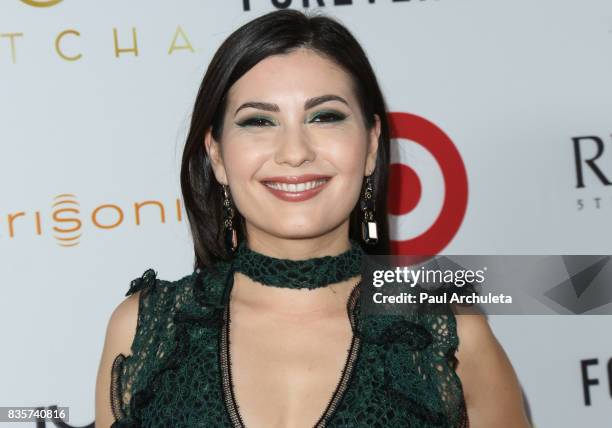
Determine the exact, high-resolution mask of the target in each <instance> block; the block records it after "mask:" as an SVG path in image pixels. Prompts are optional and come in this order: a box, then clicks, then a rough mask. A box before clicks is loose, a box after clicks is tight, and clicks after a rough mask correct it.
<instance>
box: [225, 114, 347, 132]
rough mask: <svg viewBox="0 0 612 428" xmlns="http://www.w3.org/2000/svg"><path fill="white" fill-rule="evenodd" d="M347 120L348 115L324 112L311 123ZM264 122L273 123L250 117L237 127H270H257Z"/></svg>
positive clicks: (264, 119) (262, 118)
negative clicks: (327, 118)
mask: <svg viewBox="0 0 612 428" xmlns="http://www.w3.org/2000/svg"><path fill="white" fill-rule="evenodd" d="M325 116H327V117H331V118H332V120H324V121H315V120H314V119H318V118H321V117H325ZM344 119H346V115H344V114H342V113H335V112H322V113H319V114H317V115H316V116H315V117H313V118H312V120H311V122H315V123H332V122H340V121H342V120H344ZM262 122H267V123H271V121H270V120H269V119H267V118H265V117H250V118H248V119H245V120H243V121H241V122H239V123H238V124H237V125H238V126H241V127H243V128H246V127H248V126H255V127H256V128H264V127H266V126H268V125H263V126H259V125H257V124H258V123H259V124H260V125H261V123H262Z"/></svg>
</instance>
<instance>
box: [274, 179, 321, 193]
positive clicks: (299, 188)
mask: <svg viewBox="0 0 612 428" xmlns="http://www.w3.org/2000/svg"><path fill="white" fill-rule="evenodd" d="M325 182H327V179H323V180H315V181H307V182H306V183H297V184H295V183H291V184H287V183H270V182H269V183H264V184H265V185H266V186H268V187H271V188H273V189H277V190H282V191H283V192H294V193H297V192H303V191H305V190H310V189H313V188H315V187H319V186H320V185H322V184H324V183H325Z"/></svg>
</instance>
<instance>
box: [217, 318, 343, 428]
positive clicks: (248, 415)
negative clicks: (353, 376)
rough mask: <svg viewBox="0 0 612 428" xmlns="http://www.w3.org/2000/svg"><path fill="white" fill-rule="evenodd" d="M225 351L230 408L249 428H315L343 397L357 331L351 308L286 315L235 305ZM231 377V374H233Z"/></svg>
mask: <svg viewBox="0 0 612 428" xmlns="http://www.w3.org/2000/svg"><path fill="white" fill-rule="evenodd" d="M222 334H224V335H225V337H226V338H227V341H226V342H223V341H222V342H221V345H222V347H221V355H226V356H227V357H226V362H228V363H229V365H230V367H231V370H230V371H228V372H227V373H226V374H225V375H224V374H223V373H222V377H225V378H231V384H230V385H228V386H229V389H230V391H229V392H230V393H231V395H232V397H229V398H231V400H230V404H229V407H230V409H231V408H232V407H234V406H235V408H236V409H239V414H240V418H241V419H242V421H243V423H244V424H245V425H246V426H248V427H249V428H251V427H253V428H258V427H295V428H302V427H304V428H311V427H313V426H315V424H316V423H317V422H318V421H319V420H320V419H321V417H322V416H323V415H324V414H325V413H326V410H327V406H328V404H329V403H330V402H332V401H337V400H338V399H339V398H341V395H342V390H339V389H338V386H339V384H341V382H342V380H343V376H344V377H346V376H347V375H348V374H349V373H347V359H348V356H349V351H350V349H351V347H352V345H353V334H352V330H351V327H350V323H349V320H348V319H347V317H346V313H345V314H342V313H341V312H339V313H337V314H333V315H327V316H319V315H318V314H307V315H305V316H290V317H289V316H282V315H270V314H267V315H266V316H262V315H261V314H255V313H250V312H249V311H248V310H243V311H240V310H232V311H231V314H230V323H229V324H227V325H226V326H225V327H224V330H223V332H222ZM227 380H230V379H227Z"/></svg>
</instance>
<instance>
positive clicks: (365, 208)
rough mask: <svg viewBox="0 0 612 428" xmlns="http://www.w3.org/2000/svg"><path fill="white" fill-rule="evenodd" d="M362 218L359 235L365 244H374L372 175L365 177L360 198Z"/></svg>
mask: <svg viewBox="0 0 612 428" xmlns="http://www.w3.org/2000/svg"><path fill="white" fill-rule="evenodd" d="M360 206H361V211H362V212H363V220H362V222H361V237H362V238H363V240H364V241H365V243H366V244H370V245H374V244H376V243H377V242H378V230H377V227H376V219H375V218H374V210H375V198H374V190H373V186H372V175H371V174H370V175H368V176H367V177H366V182H365V189H364V192H363V197H362V198H361V200H360Z"/></svg>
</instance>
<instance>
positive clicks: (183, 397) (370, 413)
mask: <svg viewBox="0 0 612 428" xmlns="http://www.w3.org/2000/svg"><path fill="white" fill-rule="evenodd" d="M229 275H233V271H232V270H231V268H230V263H229V262H225V261H220V262H217V263H216V264H215V265H214V266H213V267H210V268H206V269H202V270H200V269H197V270H195V271H194V272H193V273H191V274H190V275H187V276H185V277H183V278H181V279H178V280H176V281H166V280H162V279H159V278H157V274H156V272H155V271H153V270H152V269H148V270H147V271H146V272H144V274H143V275H142V277H140V278H137V279H135V280H133V281H132V282H131V284H130V288H129V290H128V292H127V293H126V296H127V295H130V294H132V293H134V292H136V291H138V290H142V292H141V295H140V298H139V310H138V323H137V329H136V335H135V337H134V341H133V343H132V347H131V352H132V353H131V354H130V355H128V356H125V355H123V354H119V355H118V356H117V357H116V358H115V360H114V363H113V367H112V376H111V406H112V411H113V414H114V417H115V422H114V423H113V425H112V426H111V428H127V427H130V428H135V427H175V428H183V427H207V428H210V427H244V426H245V425H244V423H243V421H242V418H241V416H240V413H239V409H238V406H237V404H236V401H235V397H234V391H233V386H232V376H231V366H230V364H229V361H231V360H230V355H229V346H228V338H229V329H228V327H229V323H230V319H229V293H228V289H227V288H228V287H227V286H226V285H225V284H227V281H228V277H229ZM359 285H360V284H356V286H355V287H354V288H353V290H352V292H351V295H350V298H349V300H348V303H347V315H348V318H349V320H350V323H351V327H352V330H353V337H352V341H351V345H350V349H349V352H348V355H347V358H346V362H345V365H344V368H343V370H342V372H341V373H339V374H338V376H339V380H338V383H337V386H336V389H335V392H334V393H333V395H332V396H331V397H330V399H329V402H328V405H327V407H326V409H325V410H324V411H323V413H322V414H321V416H320V419H319V420H318V421H317V422H316V424H315V425H314V427H316V428H320V427H328V428H339V427H342V428H372V427H380V428H384V427H393V428H397V427H411V428H433V427H445V428H467V427H468V426H469V423H468V418H467V412H466V407H465V402H464V396H463V390H462V385H461V381H460V379H459V377H458V376H457V374H456V372H455V367H456V364H457V360H456V358H455V356H454V353H455V351H456V349H457V346H458V343H459V341H458V337H457V332H456V319H455V316H454V314H453V313H452V311H451V310H450V308H449V310H448V312H446V313H441V314H420V315H418V316H417V315H410V316H408V315H402V316H392V315H379V316H374V317H373V316H365V315H362V313H361V311H360V299H359V296H360V294H361V293H360V287H359ZM313 422H314V421H313Z"/></svg>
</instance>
